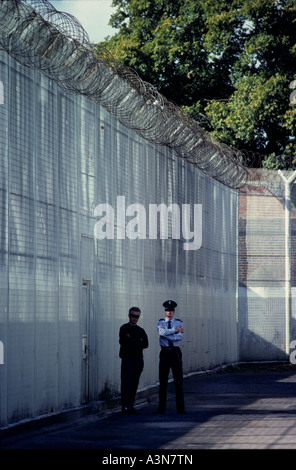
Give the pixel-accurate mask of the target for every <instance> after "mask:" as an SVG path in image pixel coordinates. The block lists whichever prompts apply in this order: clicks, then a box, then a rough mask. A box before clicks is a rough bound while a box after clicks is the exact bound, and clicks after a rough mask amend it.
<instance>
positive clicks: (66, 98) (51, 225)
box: [0, 53, 238, 427]
mask: <svg viewBox="0 0 296 470" xmlns="http://www.w3.org/2000/svg"><path fill="white" fill-rule="evenodd" d="M0 80H1V82H2V83H3V87H4V103H3V104H1V105H0V123H1V125H0V151H1V159H0V165H1V167H0V341H1V345H2V346H3V350H4V361H3V362H4V364H0V413H1V415H0V424H1V427H6V426H8V425H10V424H13V423H18V422H20V421H21V420H24V419H32V418H34V417H37V416H40V415H42V414H48V413H52V412H58V411H60V410H64V409H69V408H71V407H76V406H78V405H80V404H81V403H83V402H87V401H88V400H96V399H98V397H99V396H100V394H101V392H102V391H109V392H111V393H113V394H114V393H116V392H119V390H120V359H119V357H118V352H119V344H118V332H119V328H120V326H121V325H122V324H123V323H125V322H126V321H127V320H128V318H127V315H128V309H129V307H130V306H132V305H137V306H139V307H140V308H141V310H142V316H141V319H140V322H139V324H140V326H143V327H144V328H145V330H146V332H147V334H148V337H149V342H150V346H149V348H148V349H147V350H146V351H145V354H144V360H145V368H144V372H143V374H142V377H141V382H140V388H143V387H147V386H149V385H153V384H156V383H157V381H158V356H159V345H158V337H157V333H156V323H157V320H158V319H159V318H160V317H162V316H163V308H162V303H163V301H164V300H166V299H168V298H173V299H174V300H176V301H177V303H178V308H177V311H176V317H177V318H181V319H182V320H183V322H184V328H185V334H184V340H183V344H182V351H183V362H184V373H185V374H186V373H189V372H193V371H197V370H201V369H208V368H212V367H215V366H218V365H220V364H224V363H231V362H235V361H236V360H237V358H238V348H237V194H236V193H235V192H234V191H232V190H230V189H228V188H227V187H225V186H223V185H221V184H219V183H217V182H216V181H214V180H211V179H209V178H207V177H205V176H204V175H203V174H202V173H201V172H200V171H199V170H197V169H196V168H194V167H193V166H191V165H188V164H186V162H184V161H182V160H180V159H178V158H177V157H176V156H174V155H173V154H172V153H171V152H170V151H169V150H168V149H166V148H163V147H156V146H153V145H152V144H150V143H148V142H145V141H144V140H143V139H141V138H139V137H138V136H137V135H136V134H135V133H133V132H131V131H128V130H127V129H126V128H125V127H124V126H123V125H121V124H120V123H118V122H117V121H116V120H115V119H114V118H113V117H112V116H111V115H110V114H108V113H107V112H106V111H105V110H104V109H103V108H101V107H99V106H97V105H95V104H94V103H92V102H90V101H87V100H86V99H84V98H82V97H80V96H76V95H71V94H66V93H64V92H63V91H62V90H61V89H60V88H59V87H58V86H57V85H56V84H55V83H53V82H51V81H49V80H48V79H47V78H44V77H43V76H42V75H41V74H40V73H39V72H38V71H33V70H30V69H28V68H25V67H22V66H20V65H18V64H17V63H16V62H15V61H14V60H12V59H11V58H10V57H9V56H8V55H6V54H5V53H1V55H0ZM117 196H125V200H126V206H128V205H130V204H132V203H138V204H141V205H142V206H143V207H144V208H145V209H146V210H147V213H148V208H149V204H153V203H154V204H160V203H164V204H166V205H167V206H168V205H169V204H171V203H176V204H178V205H179V206H180V207H181V204H190V207H191V213H193V207H194V204H202V246H201V248H200V249H198V250H191V251H185V250H184V249H183V242H184V240H172V239H169V240H167V239H163V240H161V239H160V237H158V238H157V239H156V240H149V239H148V238H147V239H143V240H129V239H125V240H118V239H114V240H107V239H105V240H97V239H96V238H95V237H94V227H95V223H96V222H97V220H98V217H96V216H95V215H94V210H95V207H96V206H97V205H99V204H102V203H109V204H111V205H112V207H113V208H114V209H115V208H116V201H117ZM127 220H129V219H127ZM115 223H117V220H116V221H115ZM147 234H148V231H147ZM83 279H84V281H83ZM83 335H87V338H86V342H87V348H88V349H87V355H86V358H84V357H83V351H82V336H83Z"/></svg>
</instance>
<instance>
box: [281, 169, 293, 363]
mask: <svg viewBox="0 0 296 470" xmlns="http://www.w3.org/2000/svg"><path fill="white" fill-rule="evenodd" d="M278 173H279V175H280V176H281V178H282V179H283V181H284V182H285V318H286V353H287V354H288V356H289V355H290V343H291V337H290V336H291V183H292V182H293V181H294V179H295V178H296V170H295V171H294V172H293V173H292V175H291V176H290V177H289V178H286V177H285V175H284V174H283V173H282V171H281V170H279V171H278Z"/></svg>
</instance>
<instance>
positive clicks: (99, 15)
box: [49, 0, 116, 42]
mask: <svg viewBox="0 0 296 470" xmlns="http://www.w3.org/2000/svg"><path fill="white" fill-rule="evenodd" d="M49 2H50V3H51V4H52V5H53V6H54V7H55V8H56V9H57V10H60V11H65V12H67V13H71V14H72V15H74V16H75V17H76V18H77V19H78V20H79V22H80V23H81V24H82V26H83V27H84V29H85V30H86V31H87V33H88V35H89V38H90V41H91V42H99V41H103V40H104V38H105V37H106V36H108V35H110V36H112V35H113V34H114V33H115V32H116V30H115V29H114V28H111V26H108V22H109V20H110V16H111V14H112V13H114V12H115V11H116V9H115V8H112V7H111V5H112V0H49Z"/></svg>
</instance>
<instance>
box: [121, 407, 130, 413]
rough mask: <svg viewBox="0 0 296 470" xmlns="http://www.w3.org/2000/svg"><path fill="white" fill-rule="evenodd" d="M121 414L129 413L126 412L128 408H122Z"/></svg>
mask: <svg viewBox="0 0 296 470" xmlns="http://www.w3.org/2000/svg"><path fill="white" fill-rule="evenodd" d="M121 414H122V415H128V414H129V413H128V409H127V408H122V410H121Z"/></svg>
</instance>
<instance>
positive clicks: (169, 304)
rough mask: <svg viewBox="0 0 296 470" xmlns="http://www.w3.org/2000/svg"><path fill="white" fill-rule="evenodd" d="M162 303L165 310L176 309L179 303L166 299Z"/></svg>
mask: <svg viewBox="0 0 296 470" xmlns="http://www.w3.org/2000/svg"><path fill="white" fill-rule="evenodd" d="M162 305H163V306H164V308H165V310H175V308H176V307H177V304H176V302H174V300H166V301H165V302H164V303H163V304H162Z"/></svg>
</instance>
